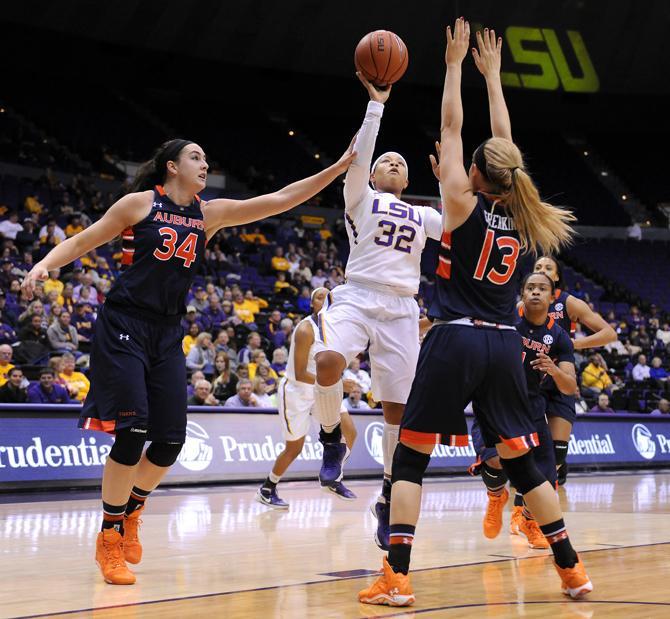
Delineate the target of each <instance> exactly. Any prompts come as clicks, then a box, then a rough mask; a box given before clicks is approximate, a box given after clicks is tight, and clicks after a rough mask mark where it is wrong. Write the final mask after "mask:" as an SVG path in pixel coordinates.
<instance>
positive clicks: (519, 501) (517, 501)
mask: <svg viewBox="0 0 670 619" xmlns="http://www.w3.org/2000/svg"><path fill="white" fill-rule="evenodd" d="M514 507H525V503H524V502H523V494H520V493H518V492H517V493H516V494H515V495H514Z"/></svg>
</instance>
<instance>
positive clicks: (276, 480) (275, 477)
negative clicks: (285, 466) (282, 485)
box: [268, 471, 281, 484]
mask: <svg viewBox="0 0 670 619" xmlns="http://www.w3.org/2000/svg"><path fill="white" fill-rule="evenodd" d="M268 479H269V480H270V481H271V482H272V483H273V484H278V483H279V480H280V479H281V475H275V474H274V473H273V472H272V471H270V474H269V475H268Z"/></svg>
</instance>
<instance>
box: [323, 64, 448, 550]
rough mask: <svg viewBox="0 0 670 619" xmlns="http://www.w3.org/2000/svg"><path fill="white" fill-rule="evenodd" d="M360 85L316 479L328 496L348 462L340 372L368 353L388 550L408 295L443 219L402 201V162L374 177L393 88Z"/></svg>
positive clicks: (407, 367)
mask: <svg viewBox="0 0 670 619" xmlns="http://www.w3.org/2000/svg"><path fill="white" fill-rule="evenodd" d="M357 75H358V79H360V81H361V82H362V83H363V86H365V88H366V89H367V91H368V93H369V95H370V102H369V103H368V107H367V111H366V113H365V118H364V120H363V125H362V126H361V128H360V131H359V132H358V135H357V137H356V143H355V146H354V148H355V150H356V152H357V156H356V158H355V159H354V162H353V163H352V165H351V167H350V168H349V171H348V172H347V175H346V178H345V185H344V205H345V206H344V218H345V222H346V228H347V233H348V235H349V245H350V252H349V260H348V261H347V268H346V277H347V282H346V284H343V285H341V286H338V287H337V288H335V289H334V290H333V291H332V294H331V295H330V300H329V299H326V303H325V305H324V308H323V309H322V310H321V312H320V313H319V339H318V340H317V342H316V343H315V345H314V348H315V351H316V387H315V393H316V400H315V407H314V414H315V417H316V418H317V420H318V421H319V423H320V424H321V428H322V429H321V434H320V440H321V442H322V443H323V446H324V452H323V466H322V467H321V473H320V476H319V477H320V480H321V484H322V485H324V486H327V485H329V484H331V483H333V482H334V481H335V480H337V479H339V478H340V476H341V475H342V460H343V458H344V456H345V446H344V445H343V444H342V443H341V442H340V441H341V430H340V405H341V402H342V393H343V388H342V380H341V376H342V372H343V371H344V369H345V368H346V367H347V365H348V364H349V362H350V361H351V360H352V359H353V358H354V357H355V356H357V355H358V354H360V353H361V352H363V351H364V350H365V349H366V348H367V347H368V345H369V347H370V349H369V351H370V360H371V363H372V395H373V397H374V399H375V400H377V401H378V402H379V401H381V403H382V407H383V410H384V433H383V452H384V482H383V486H382V493H381V496H380V497H379V498H378V500H377V503H376V505H375V506H374V508H373V511H374V512H375V515H376V517H377V519H378V526H377V532H376V534H375V541H376V542H377V545H378V546H379V547H380V548H383V549H388V533H389V529H388V526H389V524H388V523H389V510H390V500H391V463H392V460H393V452H394V451H395V447H396V444H397V443H398V432H399V424H400V420H401V418H402V415H403V411H404V410H405V403H406V402H407V397H408V396H409V392H410V388H411V386H412V378H413V376H414V371H415V369H416V361H417V358H418V355H419V307H418V305H417V303H416V301H415V300H414V295H416V294H417V292H418V290H419V277H420V263H421V252H422V251H423V248H424V246H425V244H426V240H427V238H428V237H430V238H433V239H439V238H440V233H441V217H440V215H439V213H438V212H437V211H435V210H434V209H431V208H429V207H423V206H412V205H410V204H408V203H407V202H403V201H402V199H401V196H402V192H403V191H404V189H405V188H406V187H407V185H408V180H407V179H408V171H407V162H406V161H405V159H404V158H403V157H402V156H401V155H399V154H398V153H395V152H387V153H384V154H383V155H381V156H380V157H379V158H378V159H377V160H376V161H375V162H374V164H373V165H372V168H371V167H370V164H371V162H372V154H373V151H374V147H375V141H376V137H377V133H378V131H379V125H380V121H381V117H382V114H383V112H384V104H385V103H386V101H387V100H388V97H389V94H390V90H391V88H390V87H389V88H388V89H387V90H384V91H379V90H377V89H376V88H375V87H374V86H373V85H372V84H371V83H370V82H368V81H367V80H366V79H365V78H364V77H363V76H362V75H360V74H357ZM368 183H370V184H371V185H372V187H373V188H371V187H370V185H369V184H368Z"/></svg>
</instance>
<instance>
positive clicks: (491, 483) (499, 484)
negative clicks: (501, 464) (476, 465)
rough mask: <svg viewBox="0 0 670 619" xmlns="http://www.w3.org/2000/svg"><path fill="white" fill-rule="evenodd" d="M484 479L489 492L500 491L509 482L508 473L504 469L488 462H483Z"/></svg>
mask: <svg viewBox="0 0 670 619" xmlns="http://www.w3.org/2000/svg"><path fill="white" fill-rule="evenodd" d="M482 481H483V482H484V485H485V486H486V489H487V490H488V491H489V492H493V493H496V492H498V493H500V492H502V489H503V488H504V487H505V484H506V483H507V475H506V474H505V471H504V470H503V469H496V468H493V467H492V466H489V465H488V464H487V463H486V462H484V463H483V464H482Z"/></svg>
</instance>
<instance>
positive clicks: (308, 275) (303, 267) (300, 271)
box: [294, 258, 312, 283]
mask: <svg viewBox="0 0 670 619" xmlns="http://www.w3.org/2000/svg"><path fill="white" fill-rule="evenodd" d="M294 279H296V280H297V281H301V282H306V283H307V282H309V281H311V279H312V269H310V268H309V265H308V264H307V260H305V259H304V258H300V260H299V261H298V268H297V269H296V270H295V273H294Z"/></svg>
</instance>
